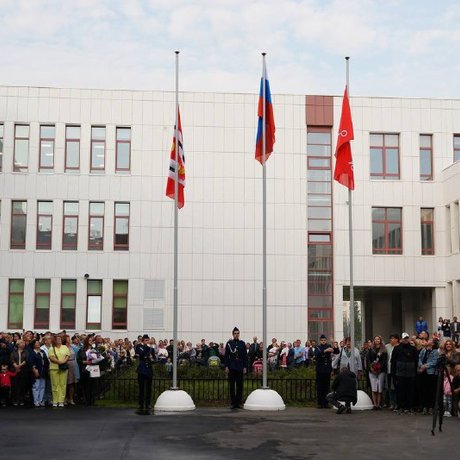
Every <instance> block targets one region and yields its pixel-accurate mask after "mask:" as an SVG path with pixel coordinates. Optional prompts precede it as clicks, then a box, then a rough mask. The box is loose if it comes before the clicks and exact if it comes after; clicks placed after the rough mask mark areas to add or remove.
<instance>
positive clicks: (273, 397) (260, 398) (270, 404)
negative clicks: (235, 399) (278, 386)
mask: <svg viewBox="0 0 460 460" xmlns="http://www.w3.org/2000/svg"><path fill="white" fill-rule="evenodd" d="M244 408H245V409H246V410H261V411H262V410H266V411H270V410H273V411H274V410H284V409H286V405H285V404H284V401H283V398H282V397H281V396H280V395H279V394H278V393H277V392H276V391H275V390H270V388H259V389H257V390H254V391H252V392H251V393H250V395H249V396H248V397H247V399H246V402H245V403H244Z"/></svg>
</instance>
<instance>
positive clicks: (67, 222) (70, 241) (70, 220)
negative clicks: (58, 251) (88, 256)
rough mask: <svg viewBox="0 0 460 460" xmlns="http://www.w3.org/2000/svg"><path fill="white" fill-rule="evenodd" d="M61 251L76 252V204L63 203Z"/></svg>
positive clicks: (70, 202) (75, 202)
mask: <svg viewBox="0 0 460 460" xmlns="http://www.w3.org/2000/svg"><path fill="white" fill-rule="evenodd" d="M62 231H63V234H62V249H64V250H65V249H69V250H76V249H77V245H78V202H77V201H64V222H63V226H62Z"/></svg>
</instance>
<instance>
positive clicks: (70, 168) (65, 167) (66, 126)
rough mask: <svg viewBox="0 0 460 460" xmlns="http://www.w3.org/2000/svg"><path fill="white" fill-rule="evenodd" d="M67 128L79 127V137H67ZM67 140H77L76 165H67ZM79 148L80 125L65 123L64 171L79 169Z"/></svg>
mask: <svg viewBox="0 0 460 460" xmlns="http://www.w3.org/2000/svg"><path fill="white" fill-rule="evenodd" d="M67 128H80V137H79V138H78V139H76V138H72V137H67ZM69 142H78V166H77V167H74V166H68V165H67V159H68V157H67V151H68V144H69ZM80 150H81V126H80V125H65V153H64V155H65V163H64V171H80Z"/></svg>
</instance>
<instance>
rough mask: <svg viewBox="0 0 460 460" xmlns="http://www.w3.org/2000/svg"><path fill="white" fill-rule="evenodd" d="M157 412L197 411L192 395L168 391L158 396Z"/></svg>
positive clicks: (173, 390) (174, 390)
mask: <svg viewBox="0 0 460 460" xmlns="http://www.w3.org/2000/svg"><path fill="white" fill-rule="evenodd" d="M153 409H154V411H155V412H187V411H191V410H195V404H194V403H193V399H192V398H191V397H190V395H189V394H188V393H187V392H185V391H184V390H179V389H171V390H166V391H163V393H161V395H160V396H158V399H157V402H156V403H155V407H154V408H153Z"/></svg>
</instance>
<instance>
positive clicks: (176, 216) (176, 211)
mask: <svg viewBox="0 0 460 460" xmlns="http://www.w3.org/2000/svg"><path fill="white" fill-rule="evenodd" d="M175 53H176V121H175V123H174V142H175V149H174V150H175V154H174V156H175V158H174V161H175V162H176V166H175V168H174V175H175V180H174V308H173V341H174V344H173V378H172V387H171V389H172V390H177V388H178V387H177V316H178V315H177V310H178V288H177V270H178V265H179V264H178V263H179V255H178V253H179V250H178V249H179V223H178V221H179V202H178V198H179V51H175Z"/></svg>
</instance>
